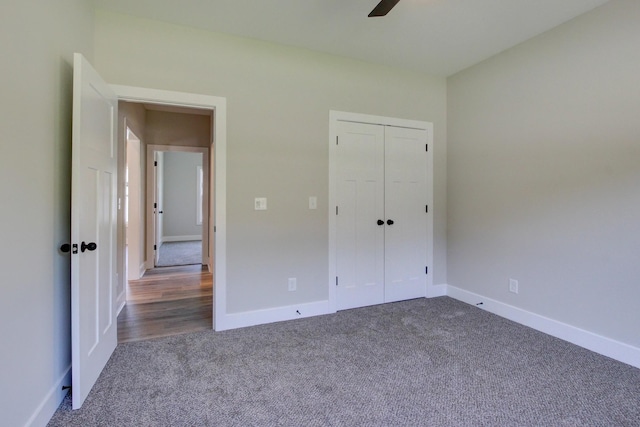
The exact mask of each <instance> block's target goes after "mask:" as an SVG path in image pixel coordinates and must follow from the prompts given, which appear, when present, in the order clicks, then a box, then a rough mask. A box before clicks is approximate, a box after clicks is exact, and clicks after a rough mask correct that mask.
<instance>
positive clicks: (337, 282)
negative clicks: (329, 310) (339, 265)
mask: <svg viewBox="0 0 640 427" xmlns="http://www.w3.org/2000/svg"><path fill="white" fill-rule="evenodd" d="M336 286H338V276H336Z"/></svg>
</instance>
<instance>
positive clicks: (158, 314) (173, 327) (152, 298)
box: [118, 265, 213, 343]
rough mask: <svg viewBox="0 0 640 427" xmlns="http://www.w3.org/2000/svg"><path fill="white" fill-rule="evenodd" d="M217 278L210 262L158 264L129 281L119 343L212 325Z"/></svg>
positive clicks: (119, 321) (119, 331)
mask: <svg viewBox="0 0 640 427" xmlns="http://www.w3.org/2000/svg"><path fill="white" fill-rule="evenodd" d="M212 300H213V278H212V274H211V273H209V272H208V271H207V267H206V266H202V265H189V266H178V267H165V268H155V269H153V270H149V271H147V272H146V273H145V274H144V276H143V277H142V278H141V279H139V280H131V281H129V288H128V291H127V305H126V306H125V307H124V308H123V309H122V311H121V312H120V314H119V315H118V343H124V342H131V341H142V340H147V339H151V338H158V337H166V336H170V335H177V334H183V333H187V332H195V331H202V330H207V329H212V318H213V317H212V310H213V306H212Z"/></svg>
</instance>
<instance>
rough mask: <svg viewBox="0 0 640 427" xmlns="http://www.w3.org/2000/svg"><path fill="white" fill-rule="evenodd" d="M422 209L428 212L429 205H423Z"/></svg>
mask: <svg viewBox="0 0 640 427" xmlns="http://www.w3.org/2000/svg"><path fill="white" fill-rule="evenodd" d="M424 211H425V212H426V213H429V205H425V207H424Z"/></svg>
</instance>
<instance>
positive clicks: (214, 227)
mask: <svg viewBox="0 0 640 427" xmlns="http://www.w3.org/2000/svg"><path fill="white" fill-rule="evenodd" d="M213 232H214V233H215V232H216V226H215V225H214V226H213Z"/></svg>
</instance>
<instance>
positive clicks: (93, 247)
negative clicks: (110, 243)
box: [80, 242, 98, 252]
mask: <svg viewBox="0 0 640 427" xmlns="http://www.w3.org/2000/svg"><path fill="white" fill-rule="evenodd" d="M97 247H98V245H96V244H95V243H94V242H91V243H85V242H82V244H81V245H80V252H84V251H86V250H89V251H95V250H96V248H97Z"/></svg>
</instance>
